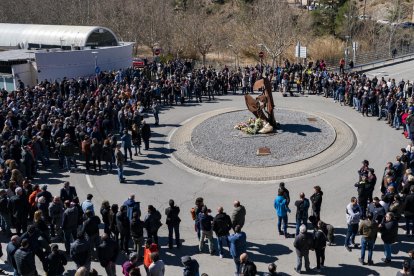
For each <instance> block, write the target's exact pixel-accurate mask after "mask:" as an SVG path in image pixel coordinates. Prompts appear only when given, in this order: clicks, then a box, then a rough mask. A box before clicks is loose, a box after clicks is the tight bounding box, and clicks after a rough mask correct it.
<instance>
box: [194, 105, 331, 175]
mask: <svg viewBox="0 0 414 276" xmlns="http://www.w3.org/2000/svg"><path fill="white" fill-rule="evenodd" d="M251 117H253V115H252V114H251V113H250V112H249V111H247V110H246V111H234V112H227V113H223V114H220V115H216V116H213V117H210V118H208V119H207V120H205V121H203V122H202V123H200V124H199V125H198V126H196V127H195V128H194V130H193V132H192V133H191V145H189V149H190V150H191V151H192V152H194V153H195V154H197V155H201V156H203V157H206V158H208V159H211V160H214V161H216V162H220V163H225V164H230V165H236V166H244V167H268V166H280V165H285V164H289V163H293V162H297V161H300V160H304V159H307V158H310V157H312V156H315V155H317V154H318V153H321V152H322V151H324V150H325V149H327V148H328V147H329V146H331V145H332V144H333V143H334V141H335V138H336V132H335V129H334V128H333V127H332V126H331V125H330V124H328V123H327V122H326V121H325V120H323V119H322V118H320V117H318V116H315V115H312V114H308V113H304V112H299V111H293V110H287V109H276V110H275V118H276V120H277V121H278V122H280V128H279V129H278V130H277V133H272V134H258V135H249V134H245V133H243V132H242V131H240V130H237V129H234V126H235V125H236V124H237V123H239V122H245V121H247V120H248V119H249V118H251ZM260 147H268V148H269V149H270V155H267V156H257V150H258V149H259V148H260Z"/></svg>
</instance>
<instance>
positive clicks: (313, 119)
mask: <svg viewBox="0 0 414 276" xmlns="http://www.w3.org/2000/svg"><path fill="white" fill-rule="evenodd" d="M307 119H308V121H309V122H316V121H317V119H316V118H313V117H309V118H307Z"/></svg>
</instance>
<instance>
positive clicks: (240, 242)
mask: <svg viewBox="0 0 414 276" xmlns="http://www.w3.org/2000/svg"><path fill="white" fill-rule="evenodd" d="M234 232H235V233H234V234H232V235H230V236H229V243H230V255H231V256H232V257H233V261H234V264H235V266H236V271H235V273H236V275H239V273H240V255H241V254H243V253H246V233H244V232H242V231H241V227H240V225H236V227H234Z"/></svg>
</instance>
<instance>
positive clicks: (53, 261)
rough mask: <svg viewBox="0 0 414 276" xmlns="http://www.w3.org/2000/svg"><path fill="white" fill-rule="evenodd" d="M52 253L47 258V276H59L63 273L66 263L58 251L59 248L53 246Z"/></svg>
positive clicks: (63, 256)
mask: <svg viewBox="0 0 414 276" xmlns="http://www.w3.org/2000/svg"><path fill="white" fill-rule="evenodd" d="M51 248H52V252H51V253H50V254H49V256H47V258H46V262H47V264H48V265H47V270H46V272H47V276H60V275H62V274H63V272H65V265H66V264H67V263H68V262H67V260H66V257H65V255H64V254H63V253H62V252H61V251H59V246H58V245H57V244H53V245H52V246H51Z"/></svg>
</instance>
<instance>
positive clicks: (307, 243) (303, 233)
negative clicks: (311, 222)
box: [293, 224, 313, 274]
mask: <svg viewBox="0 0 414 276" xmlns="http://www.w3.org/2000/svg"><path fill="white" fill-rule="evenodd" d="M299 231H300V234H299V235H296V237H295V241H294V242H293V246H294V247H295V249H296V255H297V264H296V266H295V268H294V269H295V271H296V272H297V273H299V274H300V273H301V268H302V257H303V258H304V259H305V269H306V271H310V266H309V250H310V249H311V248H312V247H313V236H312V234H311V233H308V232H307V229H306V226H305V225H304V224H302V225H301V226H300V227H299Z"/></svg>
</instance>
